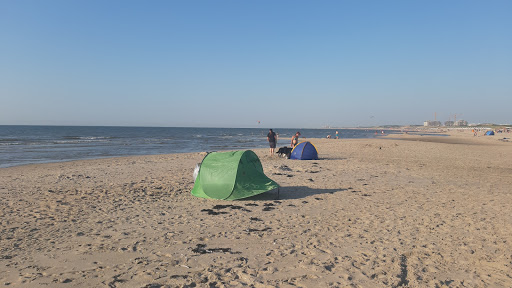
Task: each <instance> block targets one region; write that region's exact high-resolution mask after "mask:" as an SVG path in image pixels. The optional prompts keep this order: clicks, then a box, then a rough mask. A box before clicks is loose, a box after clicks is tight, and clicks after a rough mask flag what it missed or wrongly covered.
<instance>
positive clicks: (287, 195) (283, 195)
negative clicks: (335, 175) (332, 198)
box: [240, 186, 346, 201]
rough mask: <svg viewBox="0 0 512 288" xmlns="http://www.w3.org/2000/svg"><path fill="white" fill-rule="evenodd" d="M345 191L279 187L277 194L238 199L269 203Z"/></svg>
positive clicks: (341, 189) (270, 193) (269, 193)
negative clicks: (270, 201)
mask: <svg viewBox="0 0 512 288" xmlns="http://www.w3.org/2000/svg"><path fill="white" fill-rule="evenodd" d="M345 190H346V189H343V188H339V189H315V188H310V187H307V186H288V187H279V192H278V191H277V189H273V190H270V191H267V192H265V193H262V194H259V195H255V196H252V197H248V198H244V199H240V200H242V201H243V200H245V201H269V200H287V199H301V198H306V197H308V196H312V195H319V194H326V193H330V194H332V193H334V192H340V191H345ZM278 193H279V194H278ZM278 196H279V197H278Z"/></svg>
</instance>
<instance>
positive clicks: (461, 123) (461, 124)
mask: <svg viewBox="0 0 512 288" xmlns="http://www.w3.org/2000/svg"><path fill="white" fill-rule="evenodd" d="M455 126H468V121H466V120H458V121H457V122H455Z"/></svg>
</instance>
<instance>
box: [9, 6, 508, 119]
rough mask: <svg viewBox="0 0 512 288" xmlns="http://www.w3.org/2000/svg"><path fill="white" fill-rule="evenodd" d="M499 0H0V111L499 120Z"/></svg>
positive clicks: (504, 98)
mask: <svg viewBox="0 0 512 288" xmlns="http://www.w3.org/2000/svg"><path fill="white" fill-rule="evenodd" d="M511 12H512V1H509V0H506V1H494V0H493V1H470V0H460V1H456V0H453V1H380V0H378V1H353V0H346V1H341V0H340V1H234V0H233V1H222V0H220V1H125V0H122V1H108V0H102V1H89V0H87V1H69V0H63V1H53V0H49V1H39V0H37V1H26V0H0V124H50V125H128V126H200V127H203V126H204V127H258V124H257V121H261V124H259V127H290V128H292V127H297V128H300V127H304V128H310V127H320V126H323V125H331V126H343V127H353V126H359V125H378V124H400V125H403V124H422V122H423V121H424V120H433V118H434V113H435V112H437V120H441V121H446V120H448V119H449V117H450V115H452V114H459V116H457V119H466V120H467V121H469V122H470V123H481V122H494V123H511V122H512V17H511V15H512V14H511ZM452 120H453V117H452Z"/></svg>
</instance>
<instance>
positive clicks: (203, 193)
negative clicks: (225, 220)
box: [191, 150, 279, 200]
mask: <svg viewBox="0 0 512 288" xmlns="http://www.w3.org/2000/svg"><path fill="white" fill-rule="evenodd" d="M278 187H279V185H277V183H276V182H274V181H273V180H271V179H270V178H268V177H267V176H266V175H265V174H264V173H263V167H262V166H261V162H260V159H259V158H258V156H257V155H256V154H255V153H254V152H253V151H251V150H246V151H234V152H213V153H210V154H208V155H206V156H205V157H204V159H203V162H202V163H201V167H200V169H199V174H198V175H197V178H196V182H195V184H194V188H193V189H192V192H191V193H192V195H194V196H197V197H201V198H210V199H223V200H236V199H241V198H247V197H251V196H254V195H258V194H261V193H264V192H267V191H270V190H272V189H276V188H278Z"/></svg>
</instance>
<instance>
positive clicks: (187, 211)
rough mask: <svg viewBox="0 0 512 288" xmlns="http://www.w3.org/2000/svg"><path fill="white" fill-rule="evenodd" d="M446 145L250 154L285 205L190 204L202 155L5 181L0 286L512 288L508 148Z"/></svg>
mask: <svg viewBox="0 0 512 288" xmlns="http://www.w3.org/2000/svg"><path fill="white" fill-rule="evenodd" d="M450 134H451V136H449V137H442V136H415V135H403V136H392V137H394V138H400V139H357V140H344V139H342V140H333V139H331V140H327V139H310V141H312V142H313V143H315V145H316V146H317V148H318V149H319V151H320V156H321V159H320V160H318V161H296V160H287V159H282V158H278V157H269V156H268V155H267V153H268V152H267V150H266V149H261V150H256V151H255V152H256V153H257V154H258V156H259V157H260V159H261V161H262V164H263V167H264V170H265V173H266V174H267V176H269V177H270V178H272V179H274V180H275V181H276V182H278V183H279V185H280V186H281V189H280V199H279V200H274V198H275V196H276V194H275V193H265V194H262V195H259V197H257V198H252V199H247V200H243V201H230V202H228V201H220V200H206V199H199V198H195V197H193V196H191V195H190V190H191V189H192V187H193V179H192V172H193V168H194V166H195V164H196V163H197V162H199V161H200V160H201V159H202V157H203V156H202V155H201V154H200V153H192V154H177V155H159V156H142V157H126V158H112V159H101V160H88V161H75V162H68V163H53V164H42V165H27V166H20V167H12V168H2V169H0V219H1V220H0V223H1V229H2V230H1V234H0V285H4V286H7V287H512V216H511V211H512V193H511V192H512V191H511V190H512V189H511V187H512V161H511V160H512V142H508V141H507V140H508V139H505V140H503V139H502V138H503V137H511V136H512V134H501V135H500V134H498V135H496V136H489V137H473V136H472V134H471V133H470V132H465V133H461V132H450ZM500 139H502V140H501V141H500ZM283 144H284V143H283Z"/></svg>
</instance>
